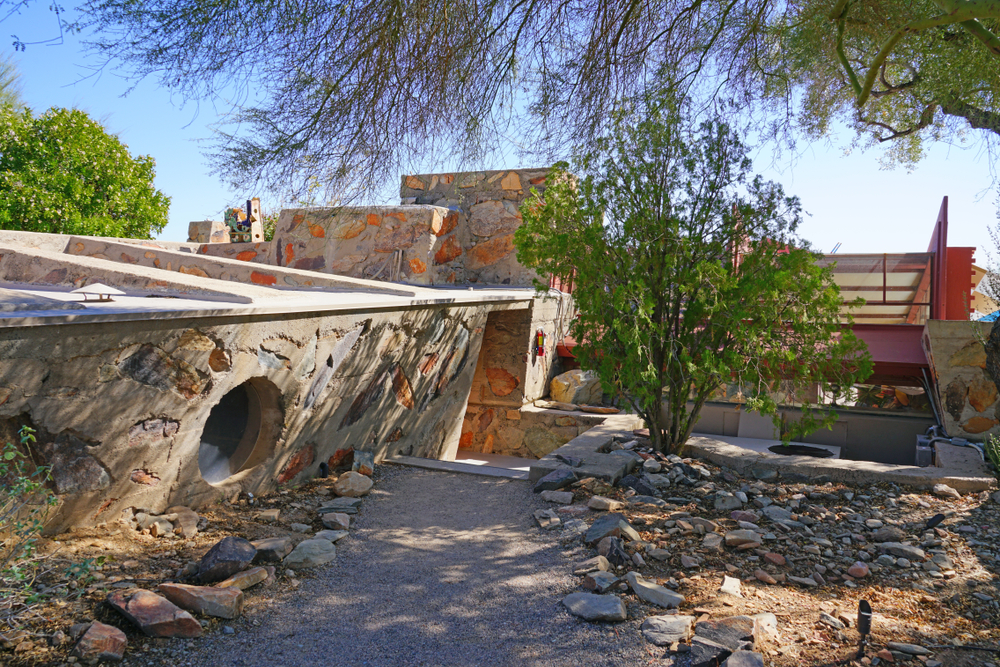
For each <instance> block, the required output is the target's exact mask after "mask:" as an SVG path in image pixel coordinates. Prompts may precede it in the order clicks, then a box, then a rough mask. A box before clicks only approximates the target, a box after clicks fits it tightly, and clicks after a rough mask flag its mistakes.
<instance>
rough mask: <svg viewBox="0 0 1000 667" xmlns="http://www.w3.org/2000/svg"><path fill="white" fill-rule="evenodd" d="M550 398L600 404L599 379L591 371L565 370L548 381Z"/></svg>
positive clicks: (577, 402) (600, 389)
mask: <svg viewBox="0 0 1000 667" xmlns="http://www.w3.org/2000/svg"><path fill="white" fill-rule="evenodd" d="M549 393H550V394H551V395H552V400H553V401H556V402H558V403H575V404H580V403H585V404H588V405H590V404H593V405H597V404H600V402H601V399H602V398H603V396H604V390H603V389H602V388H601V380H600V378H598V377H597V374H596V373H594V372H593V371H584V370H581V369H579V368H577V369H574V370H571V371H566V372H565V373H563V374H561V375H557V376H555V377H554V378H552V382H550V383H549Z"/></svg>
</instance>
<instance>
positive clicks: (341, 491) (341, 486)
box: [333, 471, 373, 498]
mask: <svg viewBox="0 0 1000 667" xmlns="http://www.w3.org/2000/svg"><path fill="white" fill-rule="evenodd" d="M372 485H373V482H372V480H371V477H367V476H366V475H362V474H361V473H358V472H354V471H348V472H345V473H344V474H343V475H341V476H340V477H338V478H337V481H336V482H334V484H333V492H334V493H336V494H337V495H338V496H348V497H350V498H359V497H361V496H365V495H368V492H369V491H371V490H372Z"/></svg>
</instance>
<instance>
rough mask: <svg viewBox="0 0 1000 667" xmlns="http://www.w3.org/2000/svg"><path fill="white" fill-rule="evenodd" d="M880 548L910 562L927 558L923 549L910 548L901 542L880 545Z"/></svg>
mask: <svg viewBox="0 0 1000 667" xmlns="http://www.w3.org/2000/svg"><path fill="white" fill-rule="evenodd" d="M878 547H879V549H881V550H882V551H885V552H888V553H890V554H892V555H893V556H897V557H899V558H906V559H908V560H916V561H922V560H923V559H924V556H925V554H924V550H923V549H921V548H919V547H914V546H910V545H909V544H903V543H901V542H883V543H881V544H879V545H878Z"/></svg>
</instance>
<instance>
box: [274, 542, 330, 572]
mask: <svg viewBox="0 0 1000 667" xmlns="http://www.w3.org/2000/svg"><path fill="white" fill-rule="evenodd" d="M336 557H337V547H335V546H333V542H331V541H330V540H323V539H319V538H315V537H314V538H312V539H310V540H304V541H302V542H299V544H298V546H297V547H295V549H293V550H292V553H290V554H288V555H287V556H286V557H285V561H284V564H285V566H286V567H290V568H292V569H298V568H301V567H319V566H320V565H323V564H325V563H329V562H330V561H332V560H333V559H335V558H336Z"/></svg>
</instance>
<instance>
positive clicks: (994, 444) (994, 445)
mask: <svg viewBox="0 0 1000 667" xmlns="http://www.w3.org/2000/svg"><path fill="white" fill-rule="evenodd" d="M983 454H985V456H986V460H987V461H989V462H990V466H992V467H993V475H994V476H995V477H996V478H997V481H998V482H1000V438H998V437H996V436H995V435H991V436H989V437H988V438H986V441H985V442H984V443H983Z"/></svg>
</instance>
